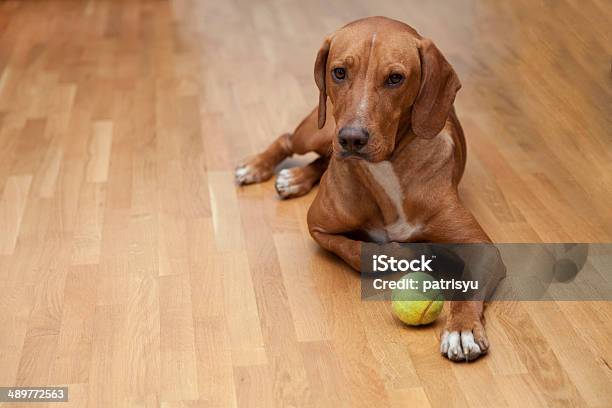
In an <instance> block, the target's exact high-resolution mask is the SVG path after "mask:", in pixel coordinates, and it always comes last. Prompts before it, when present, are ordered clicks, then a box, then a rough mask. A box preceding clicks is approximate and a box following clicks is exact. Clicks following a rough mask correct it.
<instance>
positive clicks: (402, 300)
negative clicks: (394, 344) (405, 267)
mask: <svg viewBox="0 0 612 408" xmlns="http://www.w3.org/2000/svg"><path fill="white" fill-rule="evenodd" d="M433 280H435V279H434V278H433V277H432V276H431V275H428V274H426V273H423V272H412V273H408V274H406V275H404V276H402V278H401V279H400V280H399V281H398V284H400V282H401V281H403V283H402V285H403V286H404V287H402V288H398V289H394V290H393V292H392V294H391V307H392V309H393V313H394V314H395V316H397V318H398V319H400V320H401V321H402V322H404V323H406V324H408V325H410V326H420V325H424V324H429V323H431V322H433V321H434V320H436V319H437V318H438V316H440V313H441V312H442V307H443V305H444V299H443V298H442V295H441V294H440V292H439V291H438V290H435V289H429V290H427V291H423V282H424V281H433ZM411 282H412V287H411V286H410V285H411V284H410V283H411Z"/></svg>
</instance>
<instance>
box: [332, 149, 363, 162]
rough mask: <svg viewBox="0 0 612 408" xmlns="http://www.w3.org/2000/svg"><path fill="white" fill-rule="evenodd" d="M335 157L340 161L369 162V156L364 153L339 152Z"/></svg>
mask: <svg viewBox="0 0 612 408" xmlns="http://www.w3.org/2000/svg"><path fill="white" fill-rule="evenodd" d="M336 157H338V158H339V159H341V160H365V161H369V155H368V154H366V153H356V152H347V151H344V150H343V151H341V152H338V153H336Z"/></svg>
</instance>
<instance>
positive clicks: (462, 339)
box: [440, 324, 489, 361]
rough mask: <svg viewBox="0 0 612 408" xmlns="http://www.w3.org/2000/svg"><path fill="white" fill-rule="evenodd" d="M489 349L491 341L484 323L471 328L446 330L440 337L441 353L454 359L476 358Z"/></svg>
mask: <svg viewBox="0 0 612 408" xmlns="http://www.w3.org/2000/svg"><path fill="white" fill-rule="evenodd" d="M488 350H489V341H488V340H487V336H486V334H485V331H484V328H483V327H482V325H480V324H478V325H477V327H475V328H474V329H471V330H461V331H449V330H444V333H442V338H441V339H440V353H442V355H443V356H445V357H447V358H448V359H449V360H452V361H472V360H476V359H477V358H478V357H480V356H481V355H483V354H486V352H487V351H488Z"/></svg>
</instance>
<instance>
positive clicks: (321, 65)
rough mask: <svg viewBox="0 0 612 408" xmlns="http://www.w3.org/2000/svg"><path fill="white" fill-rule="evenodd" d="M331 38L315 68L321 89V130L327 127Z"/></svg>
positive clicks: (325, 43) (322, 47)
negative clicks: (326, 83)
mask: <svg viewBox="0 0 612 408" xmlns="http://www.w3.org/2000/svg"><path fill="white" fill-rule="evenodd" d="M330 45H331V38H330V37H327V38H326V39H325V41H323V45H321V49H320V50H319V52H318V53H317V60H316V61H315V66H314V77H315V82H316V83H317V87H318V88H319V129H321V128H322V127H323V126H324V125H325V111H326V109H327V90H326V88H325V76H326V75H327V55H328V54H329V47H330Z"/></svg>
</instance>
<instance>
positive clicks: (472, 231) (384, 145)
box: [235, 17, 491, 361]
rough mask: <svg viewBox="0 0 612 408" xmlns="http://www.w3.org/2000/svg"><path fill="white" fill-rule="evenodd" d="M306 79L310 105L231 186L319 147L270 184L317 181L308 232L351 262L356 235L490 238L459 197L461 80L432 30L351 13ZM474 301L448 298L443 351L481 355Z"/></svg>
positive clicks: (299, 187) (293, 187)
mask: <svg viewBox="0 0 612 408" xmlns="http://www.w3.org/2000/svg"><path fill="white" fill-rule="evenodd" d="M314 77H315V82H316V85H317V87H318V89H319V105H318V107H317V108H315V109H314V110H313V111H312V112H311V113H310V114H309V115H308V116H307V117H306V118H305V119H304V120H303V121H302V122H301V123H300V124H299V125H298V127H297V128H296V129H295V131H294V132H293V133H287V134H283V135H281V136H280V137H279V138H278V139H276V140H275V141H274V142H273V143H272V144H271V145H270V146H269V147H268V148H267V149H266V150H265V151H264V152H262V153H260V154H258V155H256V156H254V157H252V158H250V159H248V160H246V161H245V162H243V164H241V165H240V166H238V167H237V168H236V173H235V177H236V181H237V183H238V184H241V185H242V184H250V183H258V182H262V181H265V180H268V179H269V178H271V177H272V175H273V174H274V169H275V167H276V166H277V165H278V164H279V163H280V162H281V161H283V160H284V159H285V158H287V157H289V156H291V155H293V154H305V153H308V152H316V153H318V154H319V157H318V158H317V159H316V160H314V161H313V162H312V163H310V164H308V165H306V166H304V167H296V168H290V169H284V170H281V171H280V172H279V173H278V176H277V178H276V183H275V187H276V190H277V192H278V194H279V196H280V197H282V198H290V197H298V196H301V195H304V194H306V193H308V192H309V191H310V190H311V189H312V187H313V186H314V185H315V184H317V183H318V182H319V181H320V188H319V189H318V192H317V195H316V197H315V199H314V201H313V203H312V206H311V207H310V209H309V211H308V227H309V231H310V234H311V235H312V237H313V239H314V240H315V241H316V242H317V243H318V244H319V245H320V246H321V247H323V248H324V249H326V250H328V251H331V252H333V253H335V254H336V255H338V256H339V257H340V258H342V259H343V260H344V261H345V262H346V263H348V264H349V265H350V266H351V267H352V268H354V269H355V270H357V271H359V270H360V248H361V245H362V243H363V242H364V241H365V239H367V240H368V241H374V242H383V243H385V242H397V243H402V242H440V243H490V242H491V240H490V238H489V237H488V235H487V234H486V233H485V232H484V230H483V229H482V228H481V227H480V225H479V224H478V222H477V221H476V219H475V218H474V216H473V215H472V214H471V213H470V211H469V210H468V209H466V208H465V207H464V205H463V204H462V203H461V200H460V199H459V196H458V192H457V186H458V184H459V181H460V179H461V177H462V175H463V171H464V168H465V162H466V142H465V138H464V135H463V130H462V128H461V125H460V123H459V120H458V118H457V115H456V113H455V110H454V106H453V104H454V100H455V95H456V93H457V91H458V90H459V88H460V87H461V83H460V81H459V78H458V77H457V74H456V73H455V71H454V70H453V68H452V66H451V65H450V64H449V62H448V61H447V60H446V59H445V58H444V56H443V55H442V53H441V52H440V50H439V49H438V48H437V47H436V46H435V45H434V43H433V42H432V41H431V40H429V39H427V38H424V37H421V36H420V35H419V34H418V33H417V32H416V31H415V30H414V29H413V28H412V27H410V26H408V25H406V24H404V23H402V22H399V21H396V20H392V19H389V18H385V17H369V18H364V19H361V20H357V21H354V22H352V23H350V24H348V25H346V26H344V27H342V28H340V29H339V30H338V31H336V32H334V33H333V34H331V35H329V36H328V37H327V38H326V39H325V40H324V41H323V45H322V46H321V49H320V50H319V52H318V54H317V57H316V61H315V66H314ZM355 233H359V234H360V236H365V237H367V238H364V241H360V240H357V239H354V236H355ZM483 309H484V304H483V302H482V301H480V300H479V301H451V302H450V307H449V314H448V317H447V320H446V323H445V327H444V329H443V333H442V335H441V340H440V352H441V353H442V354H443V355H444V356H446V357H447V358H449V359H450V360H453V361H465V360H468V361H469V360H474V359H476V358H478V357H479V356H481V355H483V354H485V353H487V350H488V349H489V341H488V339H487V336H486V332H485V328H484V315H483Z"/></svg>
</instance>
